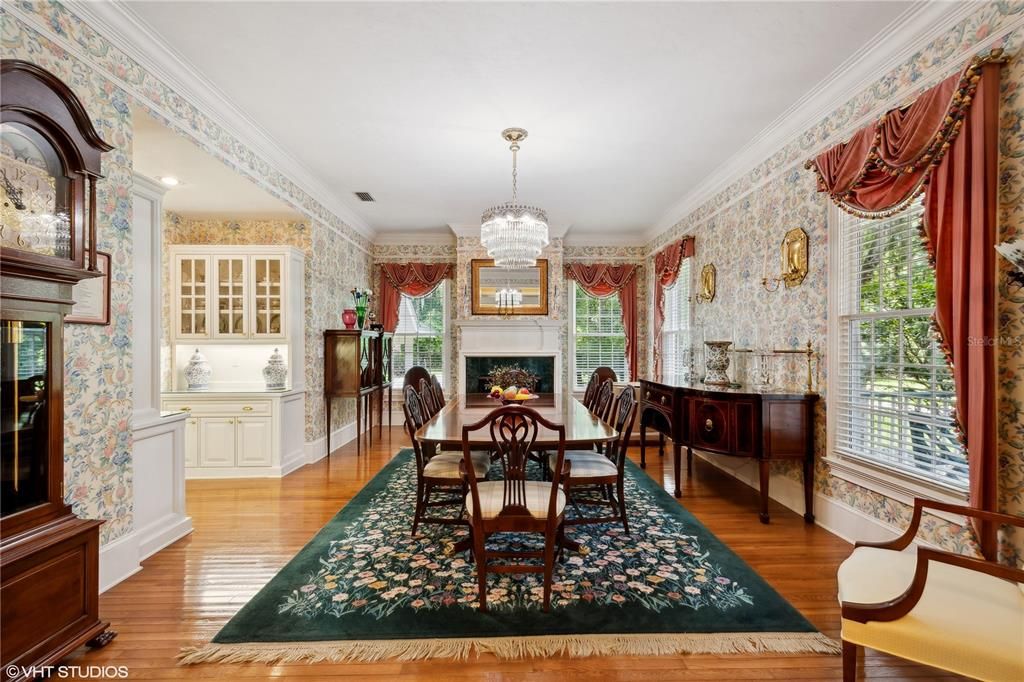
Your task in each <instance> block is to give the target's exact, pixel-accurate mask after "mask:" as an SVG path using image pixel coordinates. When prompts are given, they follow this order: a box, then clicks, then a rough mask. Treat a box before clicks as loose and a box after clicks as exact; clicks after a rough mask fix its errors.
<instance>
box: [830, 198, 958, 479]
mask: <svg viewBox="0 0 1024 682" xmlns="http://www.w3.org/2000/svg"><path fill="white" fill-rule="evenodd" d="M922 213H923V208H922V205H921V203H920V202H917V203H915V204H914V205H912V206H911V207H910V208H908V209H907V210H905V211H902V212H900V213H899V214H897V215H895V216H893V217H890V218H884V219H875V220H868V219H862V218H854V217H852V216H844V217H843V219H842V220H841V221H840V235H839V236H840V239H839V243H838V244H837V247H838V248H840V249H841V257H840V260H839V263H840V266H839V267H840V269H841V272H840V273H838V274H839V277H838V278H837V279H836V280H834V281H837V282H838V283H839V285H840V287H841V288H840V296H839V301H840V303H839V305H840V310H839V315H838V319H837V320H836V324H837V325H838V329H837V330H835V331H836V333H837V334H838V340H839V347H840V353H839V358H838V362H837V364H836V371H837V372H838V376H837V381H836V382H835V384H834V385H835V386H837V387H838V395H835V396H830V397H831V398H832V402H833V405H835V408H834V409H835V415H836V420H837V421H836V427H835V441H834V447H835V451H836V454H837V455H838V456H840V457H850V458H856V459H860V460H866V461H868V462H870V463H872V464H875V465H878V466H881V467H883V468H885V469H887V470H890V471H891V472H895V473H899V474H902V475H905V476H909V477H912V478H916V479H921V480H925V481H928V482H931V483H935V484H939V485H941V486H945V487H948V488H953V489H956V490H965V489H966V488H967V480H968V479H967V460H966V457H965V454H964V450H963V448H962V447H961V446H960V444H959V442H958V440H957V434H956V430H955V428H954V425H953V417H952V415H953V410H954V406H955V404H956V399H955V394H954V389H953V377H952V374H951V373H950V371H949V368H948V366H947V364H946V361H945V358H944V357H943V354H942V351H941V349H940V348H939V346H938V343H937V342H936V340H935V338H934V336H933V334H932V328H931V317H932V314H933V313H934V312H935V273H934V270H933V269H932V268H931V266H930V265H929V263H928V257H927V253H926V251H925V248H924V244H923V242H922V240H921V237H920V236H919V234H918V226H919V224H920V222H921V215H922Z"/></svg>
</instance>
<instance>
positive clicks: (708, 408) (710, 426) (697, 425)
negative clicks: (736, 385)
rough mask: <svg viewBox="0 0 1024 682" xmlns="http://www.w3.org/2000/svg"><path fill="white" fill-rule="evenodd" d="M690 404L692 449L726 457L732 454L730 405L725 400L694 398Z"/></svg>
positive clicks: (731, 407)
mask: <svg viewBox="0 0 1024 682" xmlns="http://www.w3.org/2000/svg"><path fill="white" fill-rule="evenodd" d="M690 404H691V406H692V407H691V412H690V440H691V441H692V442H693V447H695V448H698V449H700V450H708V451H710V452H719V453H722V454H726V455H730V454H732V453H733V451H734V450H733V431H734V419H733V405H732V403H731V402H729V401H726V400H710V399H704V398H696V399H694V400H692V401H691V403H690Z"/></svg>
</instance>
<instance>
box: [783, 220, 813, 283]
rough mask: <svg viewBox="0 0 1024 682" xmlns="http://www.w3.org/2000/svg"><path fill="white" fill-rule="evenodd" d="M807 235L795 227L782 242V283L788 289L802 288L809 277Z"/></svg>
mask: <svg viewBox="0 0 1024 682" xmlns="http://www.w3.org/2000/svg"><path fill="white" fill-rule="evenodd" d="M807 258H808V245H807V233H806V232H804V231H803V229H802V228H799V227H794V228H793V229H792V230H790V231H789V232H787V233H786V236H785V238H783V240H782V281H783V282H785V284H786V288H788V289H792V288H793V287H798V286H800V285H801V284H802V283H803V281H804V278H805V277H807Z"/></svg>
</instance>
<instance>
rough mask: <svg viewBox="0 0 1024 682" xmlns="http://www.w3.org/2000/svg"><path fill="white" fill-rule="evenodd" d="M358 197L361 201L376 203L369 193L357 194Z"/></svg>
mask: <svg viewBox="0 0 1024 682" xmlns="http://www.w3.org/2000/svg"><path fill="white" fill-rule="evenodd" d="M356 196H357V197H359V201H376V199H374V198H373V195H372V194H370V193H369V192H356Z"/></svg>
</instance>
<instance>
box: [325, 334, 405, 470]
mask: <svg viewBox="0 0 1024 682" xmlns="http://www.w3.org/2000/svg"><path fill="white" fill-rule="evenodd" d="M393 336H394V335H393V334H392V333H391V332H379V331H370V330H359V329H326V330H324V413H325V415H326V418H327V437H326V438H327V454H328V455H330V454H331V401H332V399H334V398H355V399H356V455H357V456H358V455H359V453H360V449H361V448H362V424H363V415H364V413H365V415H366V424H367V427H368V428H367V431H368V433H369V439H370V442H371V443H372V442H373V428H372V426H373V403H374V400H376V401H377V404H378V410H377V428H378V434H380V432H381V431H382V430H383V428H384V394H385V393H387V395H388V427H390V426H391V346H392V338H393Z"/></svg>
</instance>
